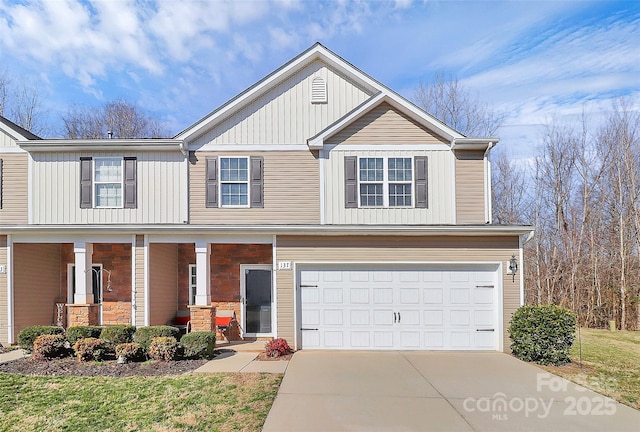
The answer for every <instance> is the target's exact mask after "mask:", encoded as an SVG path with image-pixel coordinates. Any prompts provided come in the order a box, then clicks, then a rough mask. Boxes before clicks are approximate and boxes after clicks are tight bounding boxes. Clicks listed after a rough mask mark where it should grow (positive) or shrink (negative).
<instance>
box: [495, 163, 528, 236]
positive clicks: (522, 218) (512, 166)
mask: <svg viewBox="0 0 640 432" xmlns="http://www.w3.org/2000/svg"><path fill="white" fill-rule="evenodd" d="M491 167H492V186H491V194H492V202H493V219H494V220H495V221H496V223H499V224H507V225H512V224H524V223H526V218H527V217H526V214H527V213H528V210H529V207H530V204H529V200H530V198H531V197H530V196H529V194H528V191H527V190H528V187H527V186H528V182H527V176H526V171H525V168H524V167H522V166H519V165H516V163H515V162H514V161H513V160H511V159H509V158H508V157H507V155H506V154H505V152H504V151H499V152H497V153H496V154H495V156H494V158H493V159H492V161H491Z"/></svg>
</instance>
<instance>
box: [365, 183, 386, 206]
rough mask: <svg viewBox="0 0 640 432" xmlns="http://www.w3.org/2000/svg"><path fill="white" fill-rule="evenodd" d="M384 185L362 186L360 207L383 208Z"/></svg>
mask: <svg viewBox="0 0 640 432" xmlns="http://www.w3.org/2000/svg"><path fill="white" fill-rule="evenodd" d="M382 204H383V201H382V184H379V183H375V184H361V185H360V205H361V206H363V207H382Z"/></svg>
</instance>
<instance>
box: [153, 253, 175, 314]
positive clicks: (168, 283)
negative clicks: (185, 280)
mask: <svg viewBox="0 0 640 432" xmlns="http://www.w3.org/2000/svg"><path fill="white" fill-rule="evenodd" d="M177 310H178V245H177V244H169V243H152V244H150V245H149V325H164V324H167V323H168V322H169V321H170V320H171V319H173V317H175V315H176V311H177Z"/></svg>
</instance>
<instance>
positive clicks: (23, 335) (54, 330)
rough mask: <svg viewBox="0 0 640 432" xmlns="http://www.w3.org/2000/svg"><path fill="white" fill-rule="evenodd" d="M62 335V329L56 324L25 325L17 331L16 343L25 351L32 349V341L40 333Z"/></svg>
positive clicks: (40, 334)
mask: <svg viewBox="0 0 640 432" xmlns="http://www.w3.org/2000/svg"><path fill="white" fill-rule="evenodd" d="M54 334H59V335H64V330H63V329H61V328H60V327H56V326H31V327H25V328H23V329H22V330H20V333H18V345H19V346H20V348H22V349H23V350H25V351H28V352H31V351H33V343H34V342H35V340H36V339H37V338H38V336H42V335H54Z"/></svg>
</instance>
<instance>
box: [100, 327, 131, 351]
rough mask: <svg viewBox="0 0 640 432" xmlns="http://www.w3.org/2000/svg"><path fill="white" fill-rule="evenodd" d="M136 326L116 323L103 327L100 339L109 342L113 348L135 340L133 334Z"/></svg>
mask: <svg viewBox="0 0 640 432" xmlns="http://www.w3.org/2000/svg"><path fill="white" fill-rule="evenodd" d="M135 332H136V328H135V327H134V326H132V325H114V326H107V327H104V328H103V329H102V332H101V333H100V339H102V340H103V341H105V342H107V343H108V344H109V345H110V346H111V347H112V348H113V349H115V347H116V345H120V344H127V343H131V342H133V335H134V333H135Z"/></svg>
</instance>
